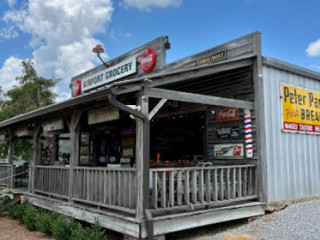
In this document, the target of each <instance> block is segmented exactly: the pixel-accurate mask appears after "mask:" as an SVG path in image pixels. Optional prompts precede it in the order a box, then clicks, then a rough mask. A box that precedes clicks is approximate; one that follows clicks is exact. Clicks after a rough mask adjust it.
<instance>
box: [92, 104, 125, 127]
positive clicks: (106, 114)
mask: <svg viewBox="0 0 320 240" xmlns="http://www.w3.org/2000/svg"><path fill="white" fill-rule="evenodd" d="M119 118H120V113H119V109H118V108H116V107H107V108H100V109H97V110H93V111H90V112H88V124H89V125H92V124H96V123H102V122H109V121H113V120H117V119H119Z"/></svg>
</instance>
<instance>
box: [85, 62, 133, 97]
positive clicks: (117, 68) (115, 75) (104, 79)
mask: <svg viewBox="0 0 320 240" xmlns="http://www.w3.org/2000/svg"><path fill="white" fill-rule="evenodd" d="M136 65H137V64H136V58H134V57H133V58H130V59H127V60H126V61H123V62H121V63H119V64H117V65H114V66H111V67H109V68H106V69H104V70H103V71H100V72H97V73H95V74H93V75H90V76H89V77H87V78H84V79H82V86H81V91H82V92H85V91H88V90H90V89H93V88H96V87H98V86H101V85H104V84H106V83H109V82H112V81H115V80H117V79H120V78H123V77H126V76H128V75H131V74H133V73H135V72H136V71H137V66H136Z"/></svg>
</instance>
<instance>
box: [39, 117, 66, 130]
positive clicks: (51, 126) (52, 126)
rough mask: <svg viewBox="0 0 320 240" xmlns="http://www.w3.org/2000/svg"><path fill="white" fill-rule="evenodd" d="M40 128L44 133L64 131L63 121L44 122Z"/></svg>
mask: <svg viewBox="0 0 320 240" xmlns="http://www.w3.org/2000/svg"><path fill="white" fill-rule="evenodd" d="M42 127H43V131H44V132H54V131H60V130H64V124H63V119H58V120H55V121H50V122H45V123H43V124H42Z"/></svg>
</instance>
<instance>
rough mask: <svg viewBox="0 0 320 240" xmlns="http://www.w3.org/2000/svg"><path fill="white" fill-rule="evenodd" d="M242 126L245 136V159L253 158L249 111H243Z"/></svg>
mask: <svg viewBox="0 0 320 240" xmlns="http://www.w3.org/2000/svg"><path fill="white" fill-rule="evenodd" d="M244 126H245V134H246V157H247V158H252V157H253V144H252V123H251V113H250V110H248V109H245V110H244Z"/></svg>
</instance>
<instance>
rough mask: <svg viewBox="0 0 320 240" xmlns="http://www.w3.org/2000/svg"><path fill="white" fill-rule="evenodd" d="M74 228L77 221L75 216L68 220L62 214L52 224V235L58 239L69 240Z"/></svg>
mask: <svg viewBox="0 0 320 240" xmlns="http://www.w3.org/2000/svg"><path fill="white" fill-rule="evenodd" d="M74 228H76V223H75V221H74V219H73V218H71V219H70V220H69V221H67V220H66V219H65V217H64V216H62V215H60V216H59V217H58V218H57V219H56V221H55V222H54V223H53V224H52V233H53V234H52V236H53V238H54V239H56V240H68V239H69V238H70V236H71V234H72V230H73V229H74Z"/></svg>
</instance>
